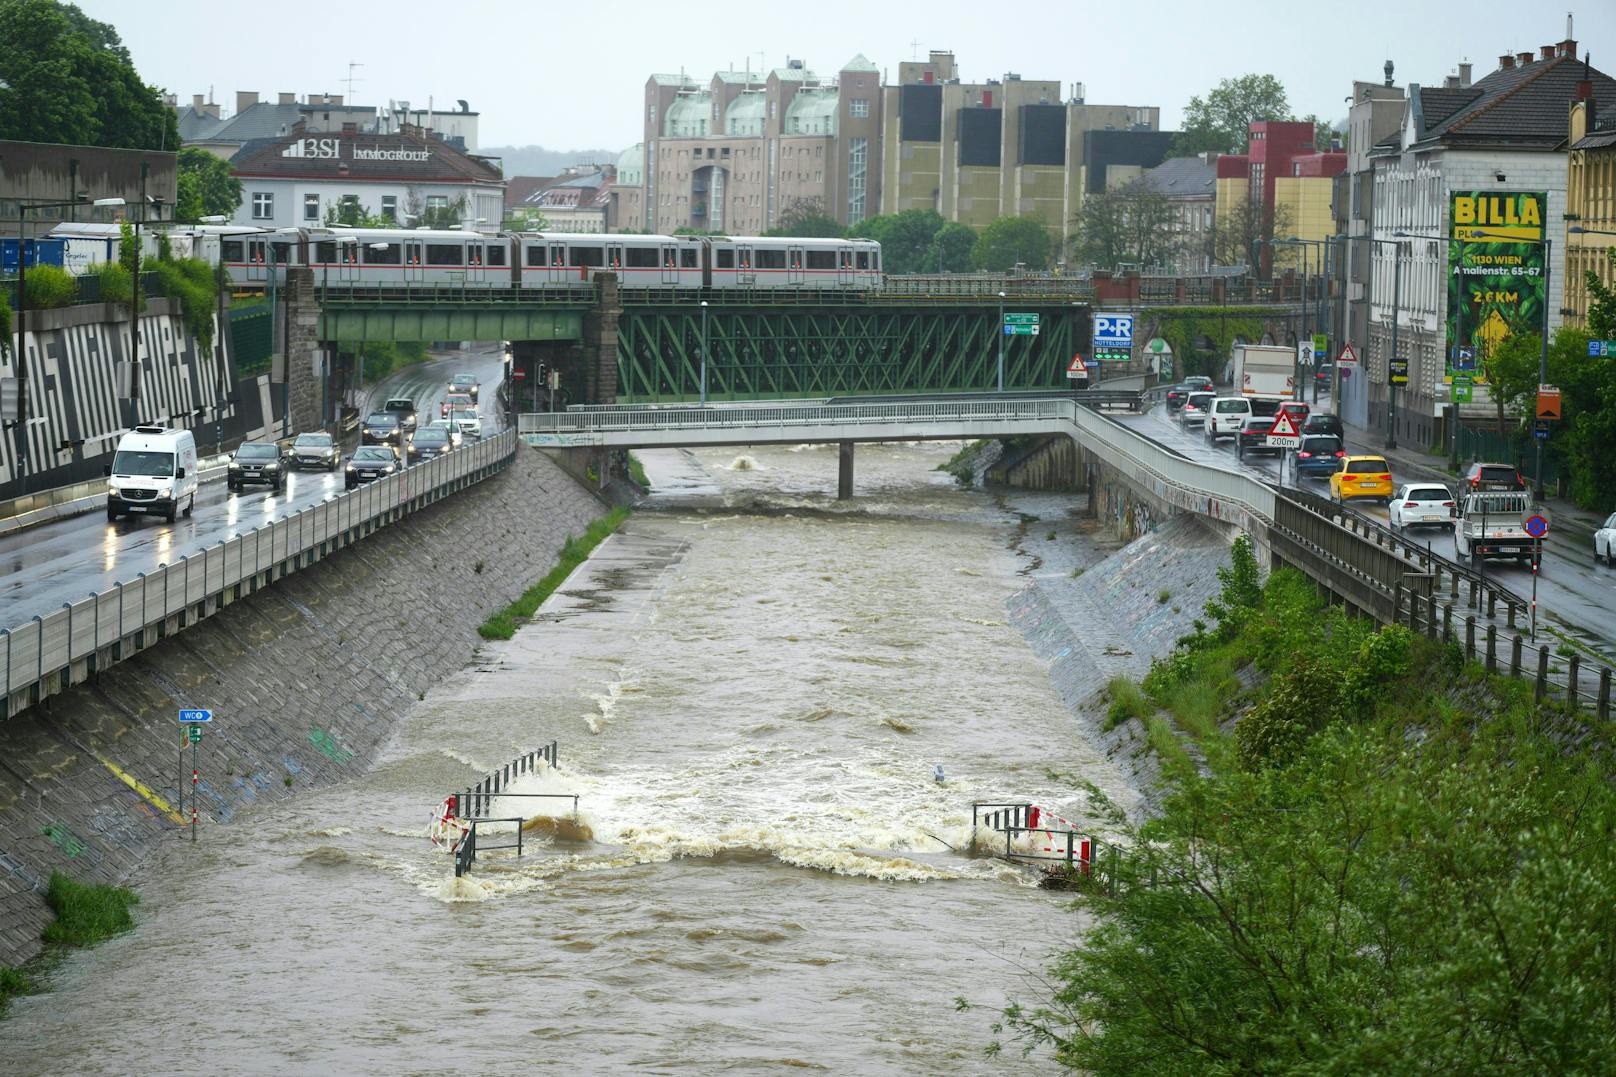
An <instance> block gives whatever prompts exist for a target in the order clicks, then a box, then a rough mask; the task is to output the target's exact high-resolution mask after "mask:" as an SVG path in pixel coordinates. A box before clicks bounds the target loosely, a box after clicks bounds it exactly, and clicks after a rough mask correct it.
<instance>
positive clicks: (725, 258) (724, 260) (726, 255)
mask: <svg viewBox="0 0 1616 1077" xmlns="http://www.w3.org/2000/svg"><path fill="white" fill-rule="evenodd" d="M715 264H716V265H717V267H718V268H719V269H734V268H735V250H734V248H732V247H720V248H719V249H718V261H717V262H716V263H715Z"/></svg>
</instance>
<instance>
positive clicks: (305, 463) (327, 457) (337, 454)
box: [288, 434, 342, 471]
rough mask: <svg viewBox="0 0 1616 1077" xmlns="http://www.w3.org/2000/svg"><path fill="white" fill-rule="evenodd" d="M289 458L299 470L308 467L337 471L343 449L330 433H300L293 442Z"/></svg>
mask: <svg viewBox="0 0 1616 1077" xmlns="http://www.w3.org/2000/svg"><path fill="white" fill-rule="evenodd" d="M288 460H289V461H290V463H291V465H292V466H293V467H295V468H297V469H298V470H299V471H301V470H302V469H304V468H306V467H317V468H320V469H321V470H322V471H335V470H337V465H338V464H340V463H342V450H341V449H339V448H338V447H337V442H336V439H335V438H333V437H332V436H331V435H330V434H299V435H298V436H297V440H296V441H294V442H292V452H291V455H290V456H289V457H288Z"/></svg>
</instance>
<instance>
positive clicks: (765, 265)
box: [757, 250, 786, 269]
mask: <svg viewBox="0 0 1616 1077" xmlns="http://www.w3.org/2000/svg"><path fill="white" fill-rule="evenodd" d="M757 267H758V268H759V269H784V268H785V267H786V252H785V251H771V250H761V251H758V252H757Z"/></svg>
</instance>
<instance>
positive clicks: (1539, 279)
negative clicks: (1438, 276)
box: [1445, 191, 1549, 382]
mask: <svg viewBox="0 0 1616 1077" xmlns="http://www.w3.org/2000/svg"><path fill="white" fill-rule="evenodd" d="M1548 208H1549V196H1548V194H1547V192H1544V191H1454V192H1452V195H1451V197H1450V200H1449V204H1448V220H1449V226H1450V228H1451V231H1450V233H1449V236H1450V242H1449V243H1448V325H1447V342H1448V347H1447V356H1448V363H1447V378H1446V379H1445V380H1447V381H1450V382H1451V381H1452V380H1453V375H1454V373H1455V372H1456V371H1457V372H1460V373H1465V374H1480V373H1482V371H1483V370H1484V369H1485V362H1486V359H1487V357H1488V356H1490V355H1491V354H1492V352H1493V349H1495V348H1496V347H1497V346H1498V344H1499V342H1500V341H1502V340H1503V339H1504V338H1505V337H1507V336H1509V335H1510V334H1511V333H1521V332H1527V333H1532V332H1539V331H1541V329H1542V325H1543V308H1544V305H1545V304H1547V303H1548V295H1547V291H1546V289H1545V287H1544V284H1545V281H1544V275H1543V265H1544V246H1543V220H1544V218H1545V217H1546V216H1548ZM1477 380H1481V379H1480V378H1477Z"/></svg>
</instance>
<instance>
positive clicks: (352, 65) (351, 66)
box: [337, 60, 365, 105]
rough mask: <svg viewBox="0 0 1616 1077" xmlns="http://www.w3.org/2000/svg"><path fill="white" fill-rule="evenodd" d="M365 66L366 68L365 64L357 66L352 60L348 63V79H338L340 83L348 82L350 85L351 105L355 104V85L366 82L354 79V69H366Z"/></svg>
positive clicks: (349, 96)
mask: <svg viewBox="0 0 1616 1077" xmlns="http://www.w3.org/2000/svg"><path fill="white" fill-rule="evenodd" d="M364 66H365V65H364V64H356V63H354V62H353V61H352V60H349V61H348V77H347V78H345V79H338V80H337V81H338V82H346V83H347V84H348V103H349V104H350V105H351V104H353V99H354V96H353V88H354V83H356V82H364V81H365V80H364V79H356V78H354V69H355V68H357V67H364Z"/></svg>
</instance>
